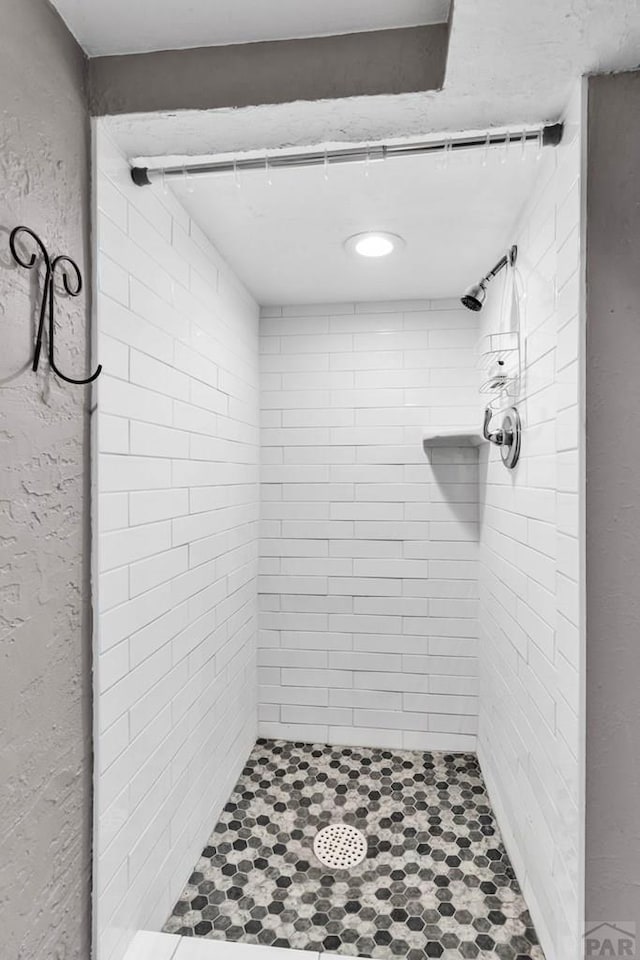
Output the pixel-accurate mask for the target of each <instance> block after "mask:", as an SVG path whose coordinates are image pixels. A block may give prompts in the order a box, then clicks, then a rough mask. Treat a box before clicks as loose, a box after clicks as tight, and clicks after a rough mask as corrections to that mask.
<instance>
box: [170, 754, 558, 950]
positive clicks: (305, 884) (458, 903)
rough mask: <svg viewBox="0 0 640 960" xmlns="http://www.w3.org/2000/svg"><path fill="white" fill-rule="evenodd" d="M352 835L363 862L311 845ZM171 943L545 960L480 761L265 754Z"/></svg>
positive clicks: (206, 856)
mask: <svg viewBox="0 0 640 960" xmlns="http://www.w3.org/2000/svg"><path fill="white" fill-rule="evenodd" d="M331 823H347V824H350V825H352V826H354V827H357V828H358V829H359V830H361V831H362V832H363V833H364V835H365V837H366V840H367V856H366V859H365V860H364V861H363V862H361V863H360V864H358V865H357V866H354V867H352V868H350V869H328V868H326V867H324V866H323V865H322V864H321V863H320V862H319V861H318V860H317V859H316V857H315V855H314V852H313V841H314V837H315V835H316V834H317V833H318V831H319V830H321V829H322V828H323V827H326V826H327V825H329V824H331ZM164 930H165V931H166V932H167V933H178V934H181V935H183V936H197V937H209V938H211V939H219V940H242V941H245V942H249V943H258V944H265V945H270V946H279V947H295V948H298V949H306V950H315V951H327V952H331V953H339V954H347V955H351V956H359V957H375V958H380V960H391V958H407V960H424V958H426V957H441V958H443V960H461V958H475V957H478V958H480V960H487V958H498V960H544V955H543V953H542V949H541V948H540V946H539V945H538V940H537V938H536V934H535V931H534V929H533V926H532V923H531V918H530V916H529V913H528V911H527V908H526V905H525V902H524V900H523V898H522V894H521V892H520V888H519V886H518V883H517V880H516V878H515V875H514V872H513V868H512V867H511V864H510V862H509V858H508V856H507V853H506V851H505V849H504V846H503V844H502V841H501V838H500V834H499V831H498V828H497V826H496V823H495V820H494V817H493V813H492V810H491V806H490V804H489V800H488V797H487V794H486V790H485V787H484V783H483V780H482V774H481V772H480V768H479V766H478V761H477V758H476V757H475V755H473V754H466V753H464V754H463V753H413V752H406V751H395V750H393V751H392V750H374V749H366V748H360V747H359V748H350V747H344V748H343V747H331V746H324V745H316V744H303V743H288V742H284V741H275V740H259V741H258V743H257V744H256V746H255V748H254V750H253V752H252V753H251V756H250V757H249V759H248V761H247V763H246V766H245V768H244V770H243V773H242V776H241V777H240V780H239V781H238V784H237V786H236V788H235V790H234V792H233V794H232V795H231V798H230V800H229V802H228V803H227V805H226V806H225V808H224V811H223V813H222V816H221V818H220V821H219V823H218V824H217V825H216V827H215V829H214V831H213V833H212V835H211V838H210V840H209V843H208V845H207V846H206V847H205V849H204V850H203V852H202V856H201V858H200V860H199V861H198V863H197V864H196V866H195V870H194V872H193V873H192V875H191V877H190V878H189V882H188V885H187V887H186V888H185V890H184V892H183V893H182V896H181V897H180V899H179V900H178V902H177V904H176V906H175V908H174V910H173V913H172V915H171V916H170V917H169V919H168V921H167V923H166V925H165V927H164Z"/></svg>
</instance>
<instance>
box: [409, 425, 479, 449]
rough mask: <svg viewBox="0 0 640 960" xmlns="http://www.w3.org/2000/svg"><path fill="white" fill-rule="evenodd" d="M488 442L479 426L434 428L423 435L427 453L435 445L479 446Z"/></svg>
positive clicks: (424, 447) (423, 445)
mask: <svg viewBox="0 0 640 960" xmlns="http://www.w3.org/2000/svg"><path fill="white" fill-rule="evenodd" d="M486 442H487V441H486V440H485V438H484V437H483V435H482V431H481V430H480V428H479V427H469V428H468V429H465V428H464V427H454V428H452V429H450V430H448V429H445V430H432V431H426V432H425V433H423V435H422V447H423V449H424V452H425V453H426V452H427V451H428V450H430V449H431V448H433V447H479V446H480V445H481V444H482V443H486Z"/></svg>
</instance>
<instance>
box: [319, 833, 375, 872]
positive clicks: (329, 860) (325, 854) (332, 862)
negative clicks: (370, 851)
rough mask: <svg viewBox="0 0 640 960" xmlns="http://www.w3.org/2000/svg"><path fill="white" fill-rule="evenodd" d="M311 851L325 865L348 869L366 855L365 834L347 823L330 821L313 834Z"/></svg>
mask: <svg viewBox="0 0 640 960" xmlns="http://www.w3.org/2000/svg"><path fill="white" fill-rule="evenodd" d="M313 852H314V853H315V855H316V857H317V858H318V860H319V861H320V863H323V864H324V865H325V867H333V869H334V870H348V869H349V867H355V866H356V865H357V864H358V863H362V861H363V860H364V858H365V857H366V855H367V841H366V838H365V835H364V834H363V833H362V832H361V831H360V830H357V829H356V828H355V827H351V826H349V824H348V823H332V824H330V825H329V826H328V827H324V829H323V830H320V832H319V833H317V834H316V835H315V838H314V841H313Z"/></svg>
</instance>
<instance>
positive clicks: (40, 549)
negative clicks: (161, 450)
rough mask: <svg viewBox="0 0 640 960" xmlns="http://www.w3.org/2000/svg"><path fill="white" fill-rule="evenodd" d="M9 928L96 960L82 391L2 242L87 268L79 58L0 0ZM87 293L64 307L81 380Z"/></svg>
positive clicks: (2, 875) (4, 842)
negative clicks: (46, 344)
mask: <svg viewBox="0 0 640 960" xmlns="http://www.w3.org/2000/svg"><path fill="white" fill-rule="evenodd" d="M0 20H1V22H2V28H1V30H0V114H1V117H0V330H1V343H2V352H1V356H0V768H1V769H2V777H1V778H0V816H1V820H0V920H1V925H2V948H1V949H0V952H1V953H2V956H3V957H7V960H17V958H20V960H36V958H37V960H51V958H53V957H55V958H56V960H86V958H87V957H88V956H89V930H90V922H91V921H90V902H89V891H90V881H89V877H90V863H89V861H90V809H91V799H90V797H91V794H90V781H91V741H90V735H91V725H90V707H89V697H90V623H89V590H88V560H89V553H88V531H89V526H88V490H87V477H88V472H87V465H88V459H89V457H88V454H89V446H88V429H87V427H88V400H89V396H88V393H87V389H86V388H83V387H73V386H70V385H68V384H64V383H61V382H60V381H58V380H56V378H55V376H53V375H52V374H51V373H50V372H49V371H48V369H47V364H46V362H43V364H42V367H41V370H40V371H39V373H38V375H37V376H36V375H34V374H33V373H32V372H31V371H30V370H28V369H26V367H27V365H28V363H29V360H30V354H31V349H32V328H31V326H30V322H31V318H32V317H33V315H34V303H33V297H32V293H31V287H30V276H29V275H27V274H26V271H24V270H20V269H18V268H16V267H14V266H13V262H12V261H11V260H10V258H9V253H8V243H7V239H8V237H7V232H8V231H9V230H10V229H11V228H12V227H13V226H15V225H16V224H19V223H24V224H27V225H29V226H31V227H33V228H34V229H35V230H36V231H38V232H40V233H41V234H42V236H43V238H44V239H45V240H46V241H47V243H48V244H49V245H50V247H51V249H52V250H54V251H58V252H67V253H69V254H70V255H71V256H73V257H75V258H76V259H77V260H78V262H79V264H80V266H81V267H83V268H84V274H85V279H86V281H87V289H88V288H89V287H90V272H89V259H88V251H89V244H88V236H89V232H88V169H89V168H88V123H87V120H86V114H85V107H84V94H83V80H84V62H83V57H82V54H81V52H80V50H79V48H78V47H77V46H76V44H75V42H74V41H73V40H72V39H71V37H70V36H69V34H68V33H67V31H66V29H65V28H64V26H63V24H62V23H61V21H60V20H59V19H58V18H57V16H56V15H55V14H54V13H53V12H52V10H51V9H50V8H49V7H48V5H46V4H44V3H41V2H40V0H2V2H1V3H0ZM88 306H89V304H88V294H84V295H83V296H82V297H81V298H79V299H78V300H77V301H73V302H72V303H70V304H68V306H65V307H64V308H63V309H62V310H61V311H60V330H59V334H58V339H57V348H58V360H59V363H60V366H61V368H62V369H63V370H64V371H66V372H69V373H71V375H75V376H81V375H83V372H84V370H85V362H86V359H87V339H88V338H87V330H88V324H87V317H88Z"/></svg>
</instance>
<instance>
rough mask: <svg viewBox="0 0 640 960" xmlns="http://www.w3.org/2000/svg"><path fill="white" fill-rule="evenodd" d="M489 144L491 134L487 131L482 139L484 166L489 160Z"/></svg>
mask: <svg viewBox="0 0 640 960" xmlns="http://www.w3.org/2000/svg"><path fill="white" fill-rule="evenodd" d="M490 146H491V134H490V133H488V134H487V136H486V139H485V141H484V149H483V151H482V166H483V167H486V165H487V163H488V161H489V148H490Z"/></svg>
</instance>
